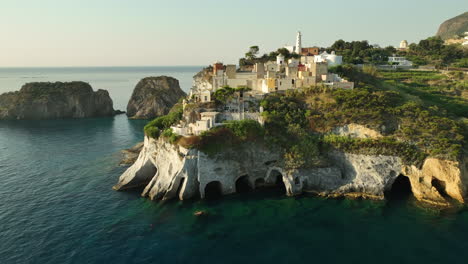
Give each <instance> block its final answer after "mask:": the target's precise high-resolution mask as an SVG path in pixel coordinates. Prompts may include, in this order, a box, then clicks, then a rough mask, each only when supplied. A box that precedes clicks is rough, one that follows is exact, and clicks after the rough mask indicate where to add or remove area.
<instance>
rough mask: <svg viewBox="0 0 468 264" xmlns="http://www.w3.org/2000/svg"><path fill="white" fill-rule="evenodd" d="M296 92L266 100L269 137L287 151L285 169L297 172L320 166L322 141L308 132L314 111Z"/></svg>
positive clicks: (271, 144)
mask: <svg viewBox="0 0 468 264" xmlns="http://www.w3.org/2000/svg"><path fill="white" fill-rule="evenodd" d="M295 95H296V93H294V92H288V93H287V94H286V95H281V94H271V95H269V96H267V97H266V98H265V100H263V101H262V103H261V105H262V106H263V108H264V109H265V111H264V112H263V117H264V118H265V133H266V134H265V138H266V140H267V142H268V143H269V145H270V146H279V148H280V149H281V150H282V151H283V156H284V160H285V167H286V168H288V169H297V168H300V167H307V166H314V165H317V164H319V163H320V159H319V138H318V136H317V135H314V134H313V133H311V131H309V129H308V121H307V117H308V116H309V115H310V111H308V110H307V107H306V104H305V103H304V102H303V101H302V100H301V98H299V97H297V96H295Z"/></svg>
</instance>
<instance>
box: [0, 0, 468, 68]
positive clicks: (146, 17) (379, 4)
mask: <svg viewBox="0 0 468 264" xmlns="http://www.w3.org/2000/svg"><path fill="white" fill-rule="evenodd" d="M465 11H468V1H467V0H391V1H389V0H333V1H318V0H295V1H285V0H283V1H277V0H269V1H265V0H230V1H226V0H0V67H22V66H33V67H36V66H156V65H207V64H210V63H212V62H213V61H215V60H220V61H224V62H226V63H236V62H237V59H238V58H239V57H240V56H243V54H244V53H245V51H246V49H247V48H248V47H249V46H252V45H259V46H260V48H261V49H262V51H270V50H274V49H276V48H278V47H280V46H283V45H284V44H290V45H292V44H294V41H295V35H296V31H297V30H301V31H302V33H303V46H308V45H310V46H313V45H318V46H329V45H331V44H332V43H333V42H334V41H335V40H337V39H340V38H341V39H344V40H348V41H350V40H369V42H370V43H371V44H380V45H381V46H387V45H398V44H399V42H400V41H401V40H403V39H407V40H408V41H409V42H416V41H419V40H421V39H423V38H426V37H429V36H432V35H434V34H435V32H436V31H437V29H438V26H439V25H440V23H442V22H443V21H444V20H446V19H448V18H451V17H454V16H456V15H459V14H461V13H463V12H465Z"/></svg>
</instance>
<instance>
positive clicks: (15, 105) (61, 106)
mask: <svg viewBox="0 0 468 264" xmlns="http://www.w3.org/2000/svg"><path fill="white" fill-rule="evenodd" d="M113 115H115V111H114V108H113V102H112V99H111V98H110V96H109V93H108V92H107V91H106V90H98V91H96V92H94V91H93V88H92V87H91V86H90V85H89V84H88V83H85V82H55V83H51V82H35V83H27V84H25V85H23V87H22V88H21V90H19V91H16V92H9V93H4V94H2V95H0V120H1V119H3V120H15V119H57V118H84V117H103V116H113Z"/></svg>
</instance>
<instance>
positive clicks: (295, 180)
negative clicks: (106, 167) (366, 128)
mask: <svg viewBox="0 0 468 264" xmlns="http://www.w3.org/2000/svg"><path fill="white" fill-rule="evenodd" d="M329 158H330V160H331V161H332V162H331V165H330V166H329V167H324V168H310V169H300V170H294V171H287V170H285V169H284V168H282V167H281V165H280V164H282V163H281V157H280V155H278V153H277V152H274V151H271V150H268V149H267V148H266V147H265V146H263V145H261V144H250V145H248V146H243V147H242V148H238V149H237V148H236V149H235V150H234V149H227V150H226V151H223V152H222V153H218V154H216V155H214V156H208V155H206V154H204V153H202V152H200V151H198V150H195V149H190V150H189V149H185V148H182V147H180V146H174V145H172V144H169V143H167V142H166V141H165V140H163V139H159V140H155V139H151V138H148V137H146V138H145V143H144V147H143V150H142V152H141V153H140V155H139V157H138V160H137V161H136V162H135V164H134V165H133V166H131V167H130V168H129V169H128V170H127V171H126V172H125V173H124V174H123V175H122V176H121V177H120V179H119V182H118V184H117V185H115V186H114V189H115V190H124V189H128V188H133V187H144V191H143V192H142V196H147V197H150V198H151V199H172V198H178V199H181V200H183V199H190V198H195V197H201V198H204V197H205V196H207V195H209V192H212V191H213V189H212V187H213V186H214V188H215V189H216V188H217V189H218V191H219V193H220V194H223V195H226V194H231V193H236V192H238V191H239V190H238V188H239V183H240V182H241V181H243V182H244V183H247V184H248V185H249V186H250V188H252V189H256V188H260V187H262V186H265V185H266V186H268V185H275V184H277V183H278V181H280V182H282V183H283V184H284V186H285V188H286V194H288V195H298V194H301V193H302V192H314V193H317V194H319V195H323V196H331V197H336V196H348V197H365V198H373V199H384V198H385V193H386V192H387V191H391V190H392V188H394V186H393V185H394V184H395V182H396V180H397V178H399V177H405V178H406V179H408V180H409V182H410V185H411V191H412V193H413V195H414V196H415V197H416V198H417V199H418V200H420V201H423V202H426V203H430V204H434V205H439V206H446V205H448V204H449V202H450V201H452V200H457V201H459V202H462V203H463V202H464V201H465V195H466V188H467V183H468V174H467V169H466V164H467V163H466V161H464V162H451V161H445V160H439V159H432V158H431V159H427V160H426V162H425V163H424V165H423V166H422V168H416V167H414V166H407V165H404V164H403V162H402V161H401V159H400V158H399V157H394V156H382V155H357V154H350V153H343V152H338V151H332V152H330V153H329Z"/></svg>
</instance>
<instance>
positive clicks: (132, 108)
mask: <svg viewBox="0 0 468 264" xmlns="http://www.w3.org/2000/svg"><path fill="white" fill-rule="evenodd" d="M185 96H186V94H185V92H184V91H182V89H180V86H179V81H178V80H177V79H174V78H172V77H167V76H160V77H148V78H144V79H142V80H141V81H140V82H139V83H138V84H137V85H136V87H135V89H134V90H133V94H132V97H131V98H130V101H129V102H128V105H127V116H128V117H130V118H137V119H152V118H155V117H157V116H162V115H166V114H167V113H168V112H169V110H170V109H171V108H172V106H174V105H175V104H176V103H177V102H178V101H179V99H180V98H182V97H185Z"/></svg>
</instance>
